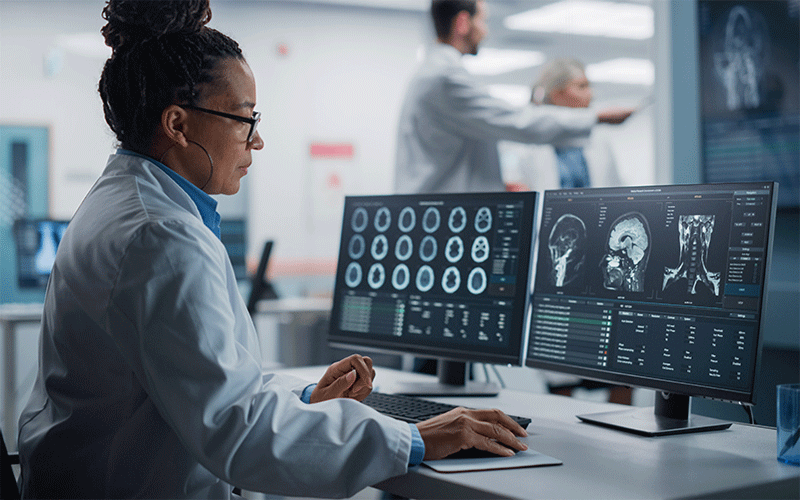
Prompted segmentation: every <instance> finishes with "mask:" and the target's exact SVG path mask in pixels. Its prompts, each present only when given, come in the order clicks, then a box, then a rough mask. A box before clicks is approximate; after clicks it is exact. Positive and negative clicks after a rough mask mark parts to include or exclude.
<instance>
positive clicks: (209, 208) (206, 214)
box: [117, 149, 220, 238]
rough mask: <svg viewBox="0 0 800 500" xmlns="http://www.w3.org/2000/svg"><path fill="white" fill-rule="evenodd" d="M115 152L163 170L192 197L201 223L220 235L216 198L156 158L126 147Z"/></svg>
mask: <svg viewBox="0 0 800 500" xmlns="http://www.w3.org/2000/svg"><path fill="white" fill-rule="evenodd" d="M117 154H123V155H131V156H138V157H140V158H144V159H145V160H147V161H150V162H152V163H153V164H155V165H156V166H157V167H158V168H160V169H161V170H163V171H164V173H166V174H167V175H168V176H170V178H171V179H172V180H174V181H175V182H176V183H177V184H178V186H180V187H181V189H183V190H184V191H185V192H186V194H188V195H189V198H191V199H192V201H193V202H194V204H195V205H197V211H198V212H200V218H201V219H202V220H203V224H205V226H206V227H207V228H208V229H210V230H211V232H212V233H214V234H216V235H217V238H219V237H220V228H219V225H220V215H219V213H218V212H217V200H215V199H214V198H212V197H211V196H209V195H208V193H206V192H204V191H203V190H201V189H200V188H198V187H197V186H195V185H194V184H192V183H191V182H189V181H188V180H186V179H185V178H184V177H182V176H181V175H179V174H178V173H176V172H175V171H174V170H172V169H171V168H169V167H168V166H166V165H164V164H163V163H161V162H160V161H158V160H154V159H153V158H150V157H149V156H145V155H142V154H139V153H136V152H134V151H129V150H127V149H118V150H117Z"/></svg>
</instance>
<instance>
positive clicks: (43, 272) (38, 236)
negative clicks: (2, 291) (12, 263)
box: [14, 219, 69, 290]
mask: <svg viewBox="0 0 800 500" xmlns="http://www.w3.org/2000/svg"><path fill="white" fill-rule="evenodd" d="M68 224H69V221H66V220H51V219H19V220H17V221H15V222H14V244H15V247H16V251H17V284H18V286H19V287H20V288H21V289H42V290H44V288H45V287H46V286H47V280H48V279H49V278H50V272H51V271H52V269H53V263H54V262H55V260H56V249H58V244H59V243H61V237H62V236H64V231H66V230H67V225H68Z"/></svg>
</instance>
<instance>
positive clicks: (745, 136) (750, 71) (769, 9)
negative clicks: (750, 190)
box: [697, 0, 800, 209]
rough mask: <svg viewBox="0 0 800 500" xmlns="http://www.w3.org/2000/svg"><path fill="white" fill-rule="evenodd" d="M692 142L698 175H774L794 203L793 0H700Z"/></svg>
mask: <svg viewBox="0 0 800 500" xmlns="http://www.w3.org/2000/svg"><path fill="white" fill-rule="evenodd" d="M697 31H698V46H699V47H698V48H699V61H698V63H699V64H698V66H697V67H698V68H699V76H700V78H699V93H700V96H699V97H700V104H701V106H700V114H699V116H700V125H701V129H700V131H701V134H700V139H701V140H700V148H701V160H702V169H701V172H702V175H703V177H702V180H703V181H705V182H754V181H759V180H769V181H777V182H779V183H780V186H781V192H780V197H779V199H778V208H779V209H797V207H800V168H798V165H800V141H799V140H798V137H800V72H799V71H798V69H797V61H798V57H800V5H798V2H797V1H794V0H792V1H789V0H784V1H769V2H764V1H747V0H700V1H698V2H697Z"/></svg>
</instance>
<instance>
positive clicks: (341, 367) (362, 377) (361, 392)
mask: <svg viewBox="0 0 800 500" xmlns="http://www.w3.org/2000/svg"><path fill="white" fill-rule="evenodd" d="M374 378H375V370H374V369H373V368H372V359H370V358H368V357H366V356H359V355H358V354H353V355H352V356H348V357H346V358H344V359H343V360H341V361H337V362H336V363H334V364H332V365H331V366H329V367H328V369H327V371H325V375H323V376H322V378H321V379H320V381H319V383H317V386H316V387H315V388H314V391H313V392H312V393H311V402H312V403H319V402H320V401H327V400H329V399H335V398H350V399H355V400H356V401H363V399H364V398H366V397H367V396H368V395H369V393H370V392H372V379H374Z"/></svg>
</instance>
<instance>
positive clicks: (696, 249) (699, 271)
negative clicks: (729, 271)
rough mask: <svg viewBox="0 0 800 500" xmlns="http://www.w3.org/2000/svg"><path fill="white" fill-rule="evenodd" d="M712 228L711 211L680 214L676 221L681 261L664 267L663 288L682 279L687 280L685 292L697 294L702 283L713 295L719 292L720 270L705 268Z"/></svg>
mask: <svg viewBox="0 0 800 500" xmlns="http://www.w3.org/2000/svg"><path fill="white" fill-rule="evenodd" d="M713 232H714V216H713V215H681V216H680V220H679V222H678V237H679V244H680V262H679V263H678V266H677V267H675V268H670V267H666V268H664V284H663V286H662V288H661V289H662V290H666V289H667V287H668V286H671V285H672V284H674V283H677V282H678V281H680V280H682V279H686V280H687V293H689V294H692V295H694V294H696V293H697V284H698V283H702V284H703V285H705V286H706V288H708V290H709V291H711V293H713V294H714V295H719V293H720V286H719V285H720V273H719V272H711V271H709V270H708V267H707V264H708V247H709V245H710V243H711V233H713Z"/></svg>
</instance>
